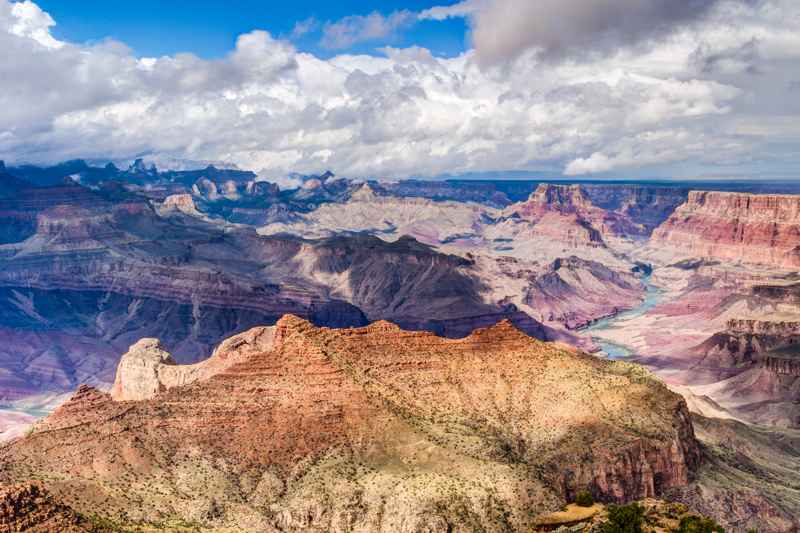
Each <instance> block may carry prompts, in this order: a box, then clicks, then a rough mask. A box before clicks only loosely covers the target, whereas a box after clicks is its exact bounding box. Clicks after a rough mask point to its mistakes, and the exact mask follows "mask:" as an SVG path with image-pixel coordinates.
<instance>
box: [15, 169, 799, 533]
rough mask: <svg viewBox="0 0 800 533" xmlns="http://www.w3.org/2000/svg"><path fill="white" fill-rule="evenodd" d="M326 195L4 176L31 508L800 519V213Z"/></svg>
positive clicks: (216, 517) (255, 524) (364, 516)
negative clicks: (635, 505) (682, 509)
mask: <svg viewBox="0 0 800 533" xmlns="http://www.w3.org/2000/svg"><path fill="white" fill-rule="evenodd" d="M296 179H297V180H298V182H299V185H298V186H297V187H296V188H292V189H285V190H284V189H281V188H280V187H279V186H278V185H275V184H273V183H268V182H265V181H259V180H258V178H257V177H256V175H255V174H253V173H250V172H245V171H239V170H231V169H218V168H215V167H213V166H210V167H208V168H206V169H201V170H191V171H166V172H161V171H159V170H157V169H156V168H154V167H151V166H148V165H145V164H144V163H143V162H141V161H138V162H136V163H134V164H133V165H131V167H130V168H128V169H118V168H117V167H115V166H113V165H107V166H105V167H93V166H90V165H88V164H87V163H85V162H82V161H72V162H68V163H65V164H62V165H59V166H56V167H50V168H39V167H30V166H23V167H9V168H6V167H5V166H4V165H0V402H2V406H0V439H2V441H4V444H2V447H0V485H2V486H0V505H6V504H5V503H3V502H12V503H8V504H7V505H8V506H10V507H9V508H13V507H14V506H15V505H18V506H22V505H23V504H24V505H27V506H29V507H31V508H33V507H35V508H36V510H35V512H34V511H31V515H30V516H32V518H31V519H30V520H31V521H32V522H31V523H34V522H36V521H39V522H41V524H45V525H47V524H48V521H49V523H50V524H51V525H50V526H46V527H51V530H56V531H57V530H63V531H73V530H74V531H90V530H91V529H88V528H89V527H90V526H91V527H95V526H97V527H100V526H98V525H97V524H100V523H101V521H102V520H106V521H108V522H107V525H108V524H119V525H120V527H122V526H126V527H127V526H131V527H139V526H141V527H144V526H145V525H146V526H147V527H151V526H152V527H155V526H156V525H159V524H161V525H165V524H166V525H169V524H172V525H173V526H174V525H175V524H178V523H185V524H194V525H196V527H198V528H201V530H208V531H215V530H216V531H231V530H232V529H231V528H236V527H238V528H240V529H241V530H243V531H320V532H321V531H365V532H366V531H386V532H389V531H403V532H409V533H411V532H416V531H430V532H439V531H442V532H446V531H529V530H531V528H534V527H535V526H536V523H537V522H536V521H537V517H540V516H542V515H545V514H547V513H550V512H553V511H557V510H558V509H559V508H560V507H562V506H563V505H564V504H565V503H569V502H572V501H573V500H574V499H575V497H576V496H577V494H578V493H579V492H582V491H588V492H590V493H591V494H592V496H593V497H594V498H595V499H596V500H598V501H600V502H605V503H608V504H612V503H623V502H628V501H634V500H642V499H651V498H661V499H664V500H669V501H671V502H680V503H681V504H683V505H685V506H686V507H687V508H689V509H692V510H694V511H697V512H699V513H702V514H704V515H706V516H709V517H712V518H713V519H714V520H716V521H717V522H719V523H720V524H722V525H723V526H725V527H726V528H729V530H731V531H746V530H748V529H750V528H756V529H758V531H762V532H789V531H796V530H797V528H799V527H800V490H798V487H800V473H799V471H800V469H798V468H797V465H798V464H800V189H795V188H794V186H793V185H792V184H781V183H775V184H769V183H757V182H753V183H750V184H748V183H738V184H736V186H735V187H728V190H725V189H726V187H725V184H724V183H722V182H709V183H690V182H663V183H649V182H645V181H643V182H637V183H603V182H591V183H581V182H574V183H566V182H560V181H559V182H536V181H502V180H501V181H495V182H492V181H488V180H486V181H474V182H470V181H469V180H451V181H443V182H425V181H415V180H406V181H399V182H388V181H356V180H349V179H345V178H339V177H337V176H335V175H333V174H332V173H325V174H322V175H318V176H296ZM13 502H22V503H19V504H17V503H13ZM20 508H21V507H20ZM20 512H21V511H20ZM20 516H21V515H20ZM3 519H4V518H2V517H0V525H2V524H3V522H2V520H3ZM87 520H89V521H90V522H91V521H92V520H94V522H91V523H93V524H95V525H94V526H92V525H91V524H90V525H87V523H89V522H87ZM9 523H11V522H9ZM53 524H55V525H53ZM137 524H138V526H137ZM45 525H43V526H42V527H45ZM165 527H166V526H165ZM170 527H172V526H170ZM175 527H177V526H175ZM52 528H55V529H52ZM58 528H62V529H58ZM43 530H45V531H46V530H47V529H43ZM98 530H99V531H102V529H98ZM176 530H177V529H176ZM233 530H235V529H233Z"/></svg>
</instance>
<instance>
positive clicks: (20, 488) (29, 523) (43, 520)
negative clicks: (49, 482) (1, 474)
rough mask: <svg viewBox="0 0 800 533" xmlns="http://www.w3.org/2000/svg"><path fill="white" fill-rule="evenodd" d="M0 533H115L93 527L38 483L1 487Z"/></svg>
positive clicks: (94, 525)
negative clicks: (2, 532)
mask: <svg viewBox="0 0 800 533" xmlns="http://www.w3.org/2000/svg"><path fill="white" fill-rule="evenodd" d="M0 531H7V532H9V533H11V532H16V531H30V532H35V533H81V532H86V533H88V532H90V531H91V532H97V533H105V532H109V533H110V532H111V529H106V528H105V527H103V526H100V525H97V524H90V523H89V522H88V521H86V520H85V519H83V518H82V517H80V516H78V515H77V514H76V513H75V512H74V511H73V510H72V509H70V508H69V507H67V506H65V505H63V504H61V503H59V502H57V501H56V500H55V498H53V497H52V496H51V495H50V494H49V493H48V491H47V490H46V489H44V488H43V487H42V486H41V485H39V484H37V483H23V484H16V485H0Z"/></svg>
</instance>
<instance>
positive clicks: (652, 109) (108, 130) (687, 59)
mask: <svg viewBox="0 0 800 533" xmlns="http://www.w3.org/2000/svg"><path fill="white" fill-rule="evenodd" d="M489 1H499V0H489ZM468 3H471V2H469V1H468V2H462V3H461V4H455V5H454V6H456V7H457V6H461V7H459V9H461V10H462V11H463V10H464V9H466V8H467V7H468V6H465V5H462V4H468ZM565 3H566V4H568V3H569V2H566V0H565ZM540 5H542V6H547V5H549V4H548V3H547V1H546V0H543V2H541V3H540ZM451 7H452V6H451ZM453 9H455V7H453ZM565 9H566V7H565ZM451 11H452V10H451ZM400 13H403V12H400ZM452 13H455V11H452ZM543 13H544V12H543ZM420 16H422V15H420ZM426 16H428V17H429V18H430V19H431V20H436V19H437V17H445V16H450V15H447V14H446V13H445V12H444V11H436V12H433V13H431V14H429V15H426ZM453 16H455V15H453ZM476 16H479V15H476ZM520 16H521V15H520ZM379 17H380V20H376V21H369V20H362V19H358V20H349V21H339V23H342V26H341V28H340V29H337V30H334V31H333V34H336V35H337V37H331V39H332V41H331V43H330V44H331V45H335V46H347V45H348V44H347V43H350V44H352V43H354V42H356V41H359V40H361V41H362V42H363V40H364V39H372V38H377V37H376V36H379V35H386V34H387V32H392V31H394V30H393V28H397V27H398V25H400V24H402V23H403V22H399V21H404V20H406V19H407V18H409V17H410V19H414V18H415V17H416V15H413V14H409V15H405V14H402V15H397V17H399V18H398V20H399V21H395V22H391V21H389V22H387V20H388V19H391V18H392V15H389V16H388V17H386V16H381V15H379ZM362 18H363V17H362ZM366 18H369V16H367V17H366ZM55 22H57V21H55ZM53 23H54V21H53V20H52V19H51V18H50V16H49V15H47V13H45V12H43V11H42V10H41V9H39V7H38V6H36V4H34V3H32V2H30V1H27V2H16V3H11V2H9V1H8V0H0V50H3V54H0V80H3V81H2V84H0V159H6V160H7V161H9V162H11V163H16V162H35V163H50V162H55V161H59V160H64V159H69V158H75V157H84V158H92V159H111V160H123V159H131V158H133V157H135V156H138V155H142V154H146V155H149V156H150V157H151V158H152V159H155V160H174V161H191V160H195V161H220V162H227V163H230V164H236V165H238V166H239V167H242V168H249V169H253V170H257V171H259V173H260V175H262V176H281V175H286V174H288V173H290V172H293V171H297V172H302V173H316V172H320V171H323V170H325V169H332V170H334V171H335V172H336V173H337V174H339V175H346V176H351V177H364V178H367V177H376V176H377V177H388V178H401V177H406V176H435V175H439V174H443V173H451V174H455V173H461V172H481V171H493V170H506V169H508V170H532V169H550V170H555V171H563V172H565V173H567V174H576V175H577V174H594V173H611V172H627V173H632V172H642V173H647V174H648V175H652V174H653V173H659V172H660V173H662V174H663V173H671V172H673V171H674V170H675V169H676V168H679V169H687V168H691V169H697V170H698V172H711V171H713V169H716V168H719V167H720V166H724V168H725V169H726V174H732V173H735V171H736V170H737V169H738V170H739V171H740V172H747V171H749V169H752V168H756V167H758V168H763V169H769V170H770V171H771V172H782V173H785V174H791V173H795V174H796V173H797V171H798V170H800V168H798V163H797V161H796V153H797V151H798V150H799V149H800V131H798V127H797V124H800V99H799V98H797V94H798V91H797V86H798V84H800V5H799V4H798V3H797V2H795V1H794V0H763V1H762V2H758V3H750V2H745V3H743V2H733V1H727V0H720V2H718V3H716V5H715V6H714V7H713V9H709V10H708V11H707V12H705V14H704V16H703V17H702V18H701V19H698V20H697V21H695V22H693V23H692V24H673V25H671V27H672V29H671V30H670V32H669V33H663V34H662V35H661V37H660V38H659V40H655V41H652V42H649V43H648V45H647V46H641V45H640V43H633V42H631V41H630V39H622V40H620V41H618V42H617V43H616V44H615V48H614V51H613V52H610V53H604V54H600V55H597V56H592V57H583V58H581V60H574V59H564V60H559V61H543V60H542V59H541V58H540V57H538V56H537V54H535V53H531V52H530V51H529V52H524V53H521V54H520V55H516V56H515V57H514V58H513V59H509V60H508V61H507V62H505V64H504V65H503V66H502V67H500V68H486V65H485V62H484V59H483V58H482V57H481V54H482V52H481V50H480V49H479V48H477V49H471V50H468V51H466V52H465V53H463V54H461V55H459V56H457V57H452V58H442V57H436V56H435V55H433V54H432V53H431V52H430V51H429V50H427V49H425V48H421V47H410V48H402V49H400V48H384V49H382V50H383V55H381V56H372V55H353V54H340V55H336V56H334V57H332V58H330V59H321V58H319V57H316V56H315V55H313V54H309V53H303V52H300V51H298V50H297V49H295V47H294V46H293V45H292V44H290V43H289V42H288V41H285V40H281V39H277V38H275V37H274V36H273V35H271V34H270V33H269V32H267V31H263V30H257V31H253V32H250V33H247V34H244V35H241V36H240V37H239V38H238V39H237V41H236V45H235V48H234V50H232V51H231V52H230V53H229V54H228V55H227V56H225V57H223V58H220V59H215V60H206V59H203V58H199V57H197V56H194V55H192V54H176V55H171V56H162V57H156V58H140V57H137V56H136V55H135V54H134V53H133V52H132V51H131V50H130V49H129V48H128V47H126V46H125V45H124V44H123V43H119V42H115V41H103V42H100V43H97V44H91V45H83V44H76V43H70V42H59V41H57V40H56V39H55V38H53V37H52V35H51V34H50V28H52V25H53ZM339 23H333V24H339ZM333 24H332V25H333ZM476 30H477V28H476ZM498 38H500V36H498ZM337 43H338V44H337ZM476 44H477V40H476ZM561 49H562V50H563V49H564V48H561ZM554 50H555V49H554Z"/></svg>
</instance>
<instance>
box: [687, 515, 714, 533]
mask: <svg viewBox="0 0 800 533" xmlns="http://www.w3.org/2000/svg"><path fill="white" fill-rule="evenodd" d="M678 533H725V530H724V529H723V528H722V526H720V525H719V524H717V523H716V522H714V521H713V520H711V519H710V518H702V517H699V516H684V517H683V518H681V523H680V525H679V526H678Z"/></svg>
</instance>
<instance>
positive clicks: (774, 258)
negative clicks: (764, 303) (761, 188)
mask: <svg viewBox="0 0 800 533" xmlns="http://www.w3.org/2000/svg"><path fill="white" fill-rule="evenodd" d="M652 245H654V246H657V247H663V248H666V249H668V250H671V251H672V252H673V253H674V254H675V256H679V257H686V256H690V257H709V258H714V259H718V260H722V261H730V262H741V263H747V264H762V265H769V266H773V267H780V268H797V267H798V266H800V196H792V195H771V194H769V195H768V194H763V195H762V194H746V193H730V192H707V191H692V192H690V193H689V197H688V200H687V201H686V203H684V204H682V205H681V206H680V207H678V209H676V210H675V212H674V213H673V214H672V216H671V217H670V218H669V219H668V220H667V221H665V222H664V223H663V224H662V225H661V226H659V227H658V228H657V229H656V230H655V231H654V232H653V238H652Z"/></svg>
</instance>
